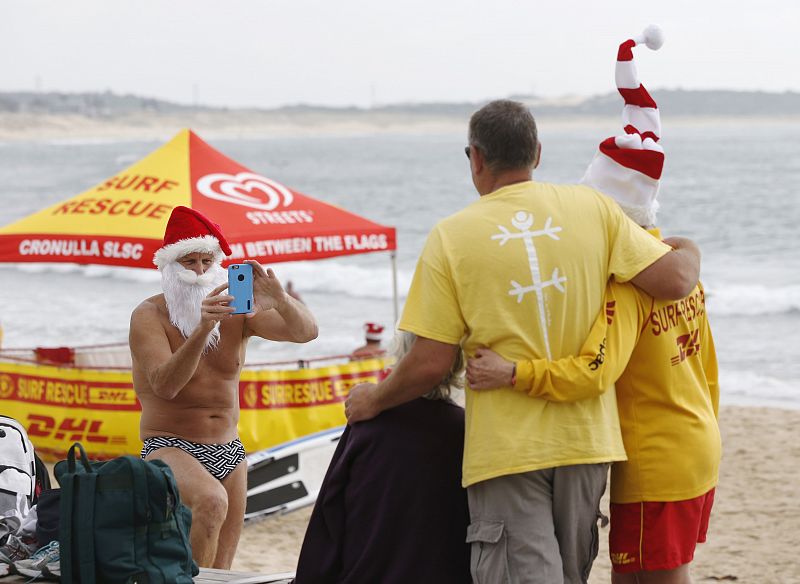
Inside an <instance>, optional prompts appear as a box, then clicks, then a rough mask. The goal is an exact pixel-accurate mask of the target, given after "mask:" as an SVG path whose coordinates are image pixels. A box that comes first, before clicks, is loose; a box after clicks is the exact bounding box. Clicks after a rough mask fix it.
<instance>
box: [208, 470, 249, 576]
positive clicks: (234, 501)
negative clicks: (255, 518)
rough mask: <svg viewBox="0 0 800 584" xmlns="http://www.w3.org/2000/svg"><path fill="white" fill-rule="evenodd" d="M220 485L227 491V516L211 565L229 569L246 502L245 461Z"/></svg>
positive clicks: (237, 542) (237, 543) (237, 541)
mask: <svg viewBox="0 0 800 584" xmlns="http://www.w3.org/2000/svg"><path fill="white" fill-rule="evenodd" d="M222 486H223V487H225V491H226V492H227V493H228V516H227V517H226V518H225V523H223V524H222V528H221V529H220V531H219V545H218V546H217V556H216V558H214V566H213V567H214V568H218V569H220V570H230V568H231V564H233V558H234V556H235V555H236V547H237V546H238V545H239V536H240V535H241V534H242V525H243V524H244V509H245V507H246V504H247V462H246V461H244V460H243V461H242V462H241V463H239V466H237V467H236V470H234V471H233V472H232V473H231V474H229V475H228V476H227V477H225V479H224V480H223V481H222Z"/></svg>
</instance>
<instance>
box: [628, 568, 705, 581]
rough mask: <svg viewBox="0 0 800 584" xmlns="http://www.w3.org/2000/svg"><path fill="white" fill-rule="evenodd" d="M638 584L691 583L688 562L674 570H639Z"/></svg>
mask: <svg viewBox="0 0 800 584" xmlns="http://www.w3.org/2000/svg"><path fill="white" fill-rule="evenodd" d="M639 584H692V577H691V575H690V574H689V564H684V565H682V566H681V567H680V568H675V569H674V570H656V571H654V572H639Z"/></svg>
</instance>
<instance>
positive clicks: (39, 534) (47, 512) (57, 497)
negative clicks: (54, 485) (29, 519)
mask: <svg viewBox="0 0 800 584" xmlns="http://www.w3.org/2000/svg"><path fill="white" fill-rule="evenodd" d="M60 501H61V489H47V490H46V491H42V492H41V494H40V495H39V502H38V503H36V543H37V544H39V547H44V546H46V545H47V544H48V543H50V542H51V541H53V540H54V539H58V526H59V520H58V518H59V513H60V510H59V505H60Z"/></svg>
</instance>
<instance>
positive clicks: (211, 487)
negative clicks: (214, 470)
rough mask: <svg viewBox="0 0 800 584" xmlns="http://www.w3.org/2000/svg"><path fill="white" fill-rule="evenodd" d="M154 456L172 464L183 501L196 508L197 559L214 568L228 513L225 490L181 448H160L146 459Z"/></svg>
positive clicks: (193, 536)
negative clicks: (222, 529)
mask: <svg viewBox="0 0 800 584" xmlns="http://www.w3.org/2000/svg"><path fill="white" fill-rule="evenodd" d="M153 459H159V460H163V461H164V462H165V463H167V464H168V465H169V467H170V468H171V469H172V474H174V475H175V480H176V482H177V483H178V491H179V493H180V496H181V501H183V503H184V504H186V505H187V506H188V507H189V508H190V509H191V510H192V531H191V534H190V539H191V542H192V557H193V558H194V561H195V562H197V565H199V566H201V567H203V568H211V567H214V557H215V556H216V554H217V542H218V540H219V533H220V527H221V526H222V524H223V522H224V521H225V516H226V514H227V512H228V495H227V493H226V492H225V489H224V488H223V486H222V484H221V483H220V482H219V481H218V480H217V479H215V478H214V477H213V476H211V474H209V472H208V471H207V470H206V469H205V468H204V467H203V465H202V464H200V463H199V462H197V460H195V458H194V457H193V456H192V455H190V454H187V453H186V452H184V451H183V450H180V449H179V448H159V449H158V450H156V451H155V452H153V453H152V454H150V455H149V456H148V457H147V459H146V460H153ZM237 470H238V469H237Z"/></svg>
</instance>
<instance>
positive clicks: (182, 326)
mask: <svg viewBox="0 0 800 584" xmlns="http://www.w3.org/2000/svg"><path fill="white" fill-rule="evenodd" d="M186 280H189V281H186ZM192 280H194V282H191V281H192ZM226 280H227V272H226V271H225V270H224V269H223V268H222V266H220V265H219V264H217V263H215V264H213V265H212V266H211V267H210V268H209V269H208V270H206V273H205V274H203V275H202V276H196V274H194V272H192V271H191V270H186V269H185V268H184V267H183V266H181V265H180V264H179V263H178V262H170V263H168V264H167V265H165V266H164V267H163V268H162V269H161V288H162V290H164V299H165V300H166V301H167V312H168V313H169V321H170V322H171V323H172V324H174V325H175V326H176V327H177V328H178V330H179V331H181V334H182V335H183V336H184V337H188V336H189V335H190V334H192V331H193V330H194V329H195V328H197V325H199V324H200V306H201V305H202V303H203V299H204V298H205V297H206V296H208V293H209V292H211V291H212V290H213V289H214V288H216V287H217V286H219V285H220V284H222V283H223V282H225V281H226ZM217 343H219V323H217V325H216V326H215V327H214V329H213V330H212V331H211V333H210V334H209V335H208V338H207V339H206V345H205V348H206V349H209V348H211V349H213V348H215V347H216V346H217Z"/></svg>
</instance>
